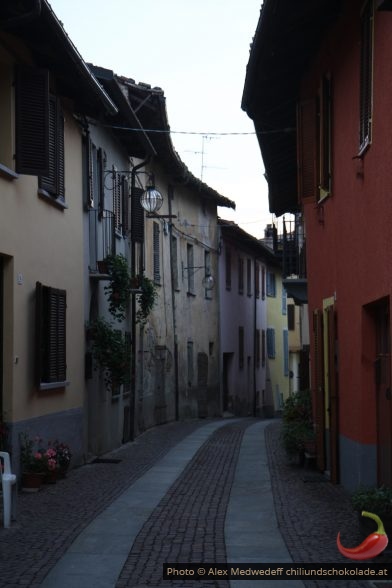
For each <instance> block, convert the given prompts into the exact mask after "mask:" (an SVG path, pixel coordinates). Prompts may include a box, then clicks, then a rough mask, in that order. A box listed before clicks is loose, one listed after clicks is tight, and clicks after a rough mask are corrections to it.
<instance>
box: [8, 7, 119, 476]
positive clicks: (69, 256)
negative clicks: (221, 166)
mask: <svg viewBox="0 0 392 588" xmlns="http://www.w3.org/2000/svg"><path fill="white" fill-rule="evenodd" d="M22 6H23V5H22V4H20V5H14V3H11V2H6V3H4V5H3V6H2V27H1V31H0V39H1V48H0V88H1V90H0V116H1V120H2V132H1V136H0V193H1V215H0V304H1V312H0V317H1V320H0V348H1V352H0V374H1V378H0V412H1V413H2V415H3V419H4V421H5V422H6V423H7V424H8V427H9V441H10V447H11V449H12V455H13V461H14V466H13V467H14V469H15V470H17V469H18V466H19V463H18V461H19V435H20V433H26V434H27V435H29V436H35V435H39V436H40V437H42V439H43V443H46V442H47V441H49V440H52V441H53V440H55V439H58V440H59V441H64V442H67V443H68V444H69V445H70V447H71V451H72V453H73V461H74V463H78V462H81V461H82V459H83V455H84V452H85V439H84V402H85V398H84V388H85V384H84V313H83V311H84V309H83V299H84V286H83V218H82V213H83V200H82V130H81V124H80V121H81V119H82V117H84V116H85V115H86V114H96V113H98V112H99V111H104V110H106V111H111V112H115V111H116V108H115V106H114V104H113V103H112V101H111V100H110V99H109V97H108V96H107V95H106V93H105V92H104V91H103V90H102V89H101V87H100V86H99V85H98V83H97V81H96V80H95V78H93V76H92V75H91V73H90V72H89V70H88V69H87V66H86V64H85V63H84V62H83V60H82V58H81V57H80V55H79V54H78V52H77V51H76V49H75V47H74V46H73V44H72V43H71V41H70V40H69V38H68V37H67V36H66V34H65V32H64V30H63V28H62V25H61V24H60V22H59V21H58V20H57V18H56V16H55V15H54V13H53V11H52V10H51V8H50V6H49V4H48V3H47V2H46V1H45V0H43V1H42V2H41V3H39V4H38V3H37V6H36V8H37V10H32V11H31V12H25V10H26V9H23V7H22ZM19 10H20V12H18V11H19ZM26 23H28V26H26Z"/></svg>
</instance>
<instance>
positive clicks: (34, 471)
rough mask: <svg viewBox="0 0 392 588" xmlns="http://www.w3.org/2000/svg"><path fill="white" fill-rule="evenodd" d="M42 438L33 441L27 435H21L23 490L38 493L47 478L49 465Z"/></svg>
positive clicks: (35, 438)
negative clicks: (46, 460)
mask: <svg viewBox="0 0 392 588" xmlns="http://www.w3.org/2000/svg"><path fill="white" fill-rule="evenodd" d="M41 441H42V440H41V438H40V437H34V439H31V438H30V437H29V436H28V435H27V433H22V434H21V435H20V460H21V468H22V490H24V491H26V492H37V491H38V490H39V489H40V487H41V485H42V483H43V481H44V478H45V473H46V469H47V465H46V462H45V457H44V453H45V452H44V451H43V450H42V448H41Z"/></svg>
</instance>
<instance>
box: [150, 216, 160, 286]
mask: <svg viewBox="0 0 392 588" xmlns="http://www.w3.org/2000/svg"><path fill="white" fill-rule="evenodd" d="M152 226H153V229H152V230H153V233H152V244H153V247H152V248H153V273H154V282H155V283H157V284H160V282H161V260H160V232H161V228H160V226H159V223H156V222H154V223H153V225H152Z"/></svg>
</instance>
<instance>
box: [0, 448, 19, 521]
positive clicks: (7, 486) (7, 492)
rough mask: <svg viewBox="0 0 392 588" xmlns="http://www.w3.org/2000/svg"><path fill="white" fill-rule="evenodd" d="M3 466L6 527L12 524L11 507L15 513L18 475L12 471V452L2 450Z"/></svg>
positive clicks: (1, 470)
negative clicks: (13, 491) (13, 496)
mask: <svg viewBox="0 0 392 588" xmlns="http://www.w3.org/2000/svg"><path fill="white" fill-rule="evenodd" d="M0 459H1V461H2V464H3V468H1V467H0V476H1V486H2V489H3V524H4V527H5V528H8V527H10V526H11V508H12V507H13V508H12V510H13V514H15V506H16V504H15V499H16V476H15V474H12V473H11V460H10V454H9V453H7V452H6V451H0ZM12 486H15V499H14V501H12Z"/></svg>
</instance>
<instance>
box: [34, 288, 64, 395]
mask: <svg viewBox="0 0 392 588" xmlns="http://www.w3.org/2000/svg"><path fill="white" fill-rule="evenodd" d="M66 367H67V366H66V292H65V291H64V290H58V289H57V288H50V287H48V286H43V285H42V284H41V283H40V282H37V283H36V370H35V371H36V378H35V379H36V384H37V385H38V386H39V385H40V384H41V383H53V382H64V381H65V379H66Z"/></svg>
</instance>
